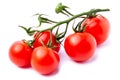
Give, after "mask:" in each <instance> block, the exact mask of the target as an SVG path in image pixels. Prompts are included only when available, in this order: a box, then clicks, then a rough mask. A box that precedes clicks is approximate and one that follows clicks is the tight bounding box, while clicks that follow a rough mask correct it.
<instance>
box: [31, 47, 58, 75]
mask: <svg viewBox="0 0 120 80" xmlns="http://www.w3.org/2000/svg"><path fill="white" fill-rule="evenodd" d="M59 62H60V58H59V56H58V54H57V52H56V51H54V50H52V49H51V48H47V47H44V46H40V47H37V48H35V49H34V50H33V53H32V59H31V65H32V67H33V68H34V69H35V70H36V71H37V72H39V73H40V74H50V73H52V72H54V71H55V70H56V69H57V68H58V65H59Z"/></svg>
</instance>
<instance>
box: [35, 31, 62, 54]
mask: <svg viewBox="0 0 120 80" xmlns="http://www.w3.org/2000/svg"><path fill="white" fill-rule="evenodd" d="M38 34H39V33H38V32H37V33H36V34H35V36H34V38H35V37H36V36H37V35H38ZM49 40H50V31H45V32H42V33H40V34H39V36H38V37H37V38H36V40H35V42H34V44H33V48H36V47H38V46H42V42H43V43H44V45H47V44H48V42H49ZM41 41H42V42H41ZM52 44H53V46H55V47H56V48H53V50H55V51H57V52H58V51H59V50H60V44H59V43H57V42H56V40H55V35H54V34H52Z"/></svg>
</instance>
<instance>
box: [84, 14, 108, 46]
mask: <svg viewBox="0 0 120 80" xmlns="http://www.w3.org/2000/svg"><path fill="white" fill-rule="evenodd" d="M82 25H85V26H86V30H85V32H88V33H90V34H92V35H93V36H94V37H95V39H96V41H97V45H99V44H102V43H103V42H105V41H106V40H107V38H108V36H109V32H110V23H109V21H108V20H107V19H106V18H105V17H103V16H102V15H96V16H95V17H90V18H87V19H86V20H85V21H84V22H83V24H82Z"/></svg>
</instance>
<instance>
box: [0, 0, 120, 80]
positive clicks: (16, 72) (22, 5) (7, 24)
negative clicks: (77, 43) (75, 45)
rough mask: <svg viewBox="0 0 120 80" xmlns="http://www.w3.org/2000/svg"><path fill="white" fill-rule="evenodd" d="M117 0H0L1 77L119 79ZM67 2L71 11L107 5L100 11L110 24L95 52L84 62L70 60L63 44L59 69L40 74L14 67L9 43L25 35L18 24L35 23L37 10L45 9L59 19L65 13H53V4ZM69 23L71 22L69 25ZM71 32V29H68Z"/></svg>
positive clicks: (6, 79) (4, 79) (21, 79)
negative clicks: (104, 40)
mask: <svg viewBox="0 0 120 80" xmlns="http://www.w3.org/2000/svg"><path fill="white" fill-rule="evenodd" d="M118 1H119V0H116V1H115V0H61V1H58V0H0V80H120V49H119V48H120V36H119V35H120V25H119V23H120V20H119V18H120V16H119V15H120V12H119V11H120V10H119V8H118V6H119V2H118ZM59 2H62V3H63V4H65V5H68V6H69V7H70V8H71V9H70V11H71V12H73V13H74V14H77V13H81V12H83V11H87V10H90V9H92V8H109V9H111V11H110V12H104V13H101V14H103V15H104V16H105V17H107V18H108V19H109V21H110V24H111V32H110V36H109V38H108V40H107V41H106V42H105V43H104V44H102V45H101V46H99V47H98V48H97V50H96V52H95V55H94V56H93V57H92V58H91V59H90V60H88V61H87V62H85V63H76V62H74V61H72V60H71V59H70V58H68V56H67V55H66V53H65V52H64V49H63V48H62V49H61V51H60V53H59V54H60V58H61V63H60V66H59V69H58V71H56V72H55V73H54V74H51V75H47V76H45V75H41V74H39V73H37V72H36V71H34V70H33V69H32V68H28V69H22V68H18V67H16V66H15V65H14V64H13V63H11V61H10V60H9V56H8V50H9V47H10V45H11V44H12V43H13V42H14V41H17V40H21V39H28V38H29V37H28V36H27V34H26V33H25V32H24V31H23V30H22V29H20V28H19V27H18V25H24V26H31V25H37V24H38V22H37V18H36V17H32V15H34V14H36V13H44V14H47V15H49V16H47V17H49V18H51V19H53V20H56V21H60V20H64V19H66V18H67V17H65V16H64V15H61V14H58V15H57V14H55V12H54V9H55V7H56V5H57V4H58V3H59ZM69 26H71V25H69ZM69 32H70V31H69Z"/></svg>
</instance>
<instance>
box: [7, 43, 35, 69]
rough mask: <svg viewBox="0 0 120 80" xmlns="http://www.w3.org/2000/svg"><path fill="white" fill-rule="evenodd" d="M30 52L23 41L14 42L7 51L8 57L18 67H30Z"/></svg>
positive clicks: (29, 48) (30, 49)
mask: <svg viewBox="0 0 120 80" xmlns="http://www.w3.org/2000/svg"><path fill="white" fill-rule="evenodd" d="M32 51H33V50H32V48H31V47H29V46H28V45H27V44H26V43H25V42H24V41H16V42H14V43H13V44H12V45H11V47H10V49H9V57H10V60H11V61H12V62H13V63H14V64H15V65H17V66H19V67H30V66H31V56H32Z"/></svg>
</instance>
